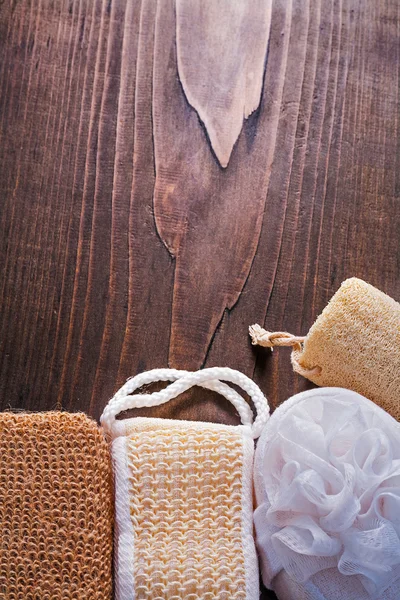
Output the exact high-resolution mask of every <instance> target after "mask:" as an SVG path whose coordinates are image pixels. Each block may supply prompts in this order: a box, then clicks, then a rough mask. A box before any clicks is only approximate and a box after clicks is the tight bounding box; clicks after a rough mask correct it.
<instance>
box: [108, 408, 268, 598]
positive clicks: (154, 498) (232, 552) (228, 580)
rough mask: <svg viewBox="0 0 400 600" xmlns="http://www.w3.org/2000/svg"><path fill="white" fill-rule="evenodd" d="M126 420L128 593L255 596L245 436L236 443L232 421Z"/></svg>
mask: <svg viewBox="0 0 400 600" xmlns="http://www.w3.org/2000/svg"><path fill="white" fill-rule="evenodd" d="M132 421H133V423H134V431H131V433H130V436H129V437H128V438H127V442H126V449H127V463H128V473H129V484H130V489H129V507H130V517H131V521H132V525H133V538H134V541H133V577H132V582H133V587H134V591H135V596H134V597H136V598H147V599H153V598H154V599H155V598H158V599H160V598H168V599H169V600H178V599H185V600H199V599H202V600H212V599H215V598H218V599H220V600H239V599H243V600H244V599H246V598H254V599H256V598H258V568H257V560H256V555H255V548H254V542H253V538H252V506H251V469H252V452H253V445H254V444H253V441H252V440H251V439H250V438H249V440H248V448H247V450H246V449H244V444H245V442H244V440H243V437H242V434H241V433H240V428H235V427H228V426H216V425H213V426H211V425H210V426H207V425H206V424H195V423H193V424H189V423H186V424H185V425H183V423H184V422H179V421H164V422H163V421H162V420H158V419H134V420H132ZM244 474H245V477H244ZM244 487H245V488H246V489H244ZM117 495H118V489H117ZM244 497H245V499H244ZM246 499H247V500H246ZM246 501H247V504H248V505H247V506H245V504H246ZM243 509H244V510H243ZM128 544H129V541H128ZM121 552H123V548H120V549H119V555H120V556H121ZM122 587H123V586H121V589H122ZM129 597H130V596H129ZM132 597H133V596H132ZM121 598H122V595H121Z"/></svg>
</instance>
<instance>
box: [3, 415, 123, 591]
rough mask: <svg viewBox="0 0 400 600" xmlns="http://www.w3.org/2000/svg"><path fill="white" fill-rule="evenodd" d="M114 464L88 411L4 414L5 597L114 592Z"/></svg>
mask: <svg viewBox="0 0 400 600" xmlns="http://www.w3.org/2000/svg"><path fill="white" fill-rule="evenodd" d="M112 522H113V504H112V489H111V468H110V459H109V452H108V447H107V444H106V442H105V440H104V438H103V435H102V433H101V431H100V429H99V428H98V427H97V424H96V423H95V422H94V421H93V420H91V419H89V418H88V417H87V416H85V415H84V414H68V413H61V412H48V413H38V414H36V413H35V414H25V413H20V414H14V413H2V414H0V531H1V545H0V598H4V599H7V600H14V599H15V600H22V599H24V600H34V599H35V600H36V599H37V600H39V599H40V600H63V599H65V600H67V599H72V598H73V599H77V600H78V599H80V600H81V599H88V600H97V599H98V600H105V599H110V598H111V597H112V573H111V564H112Z"/></svg>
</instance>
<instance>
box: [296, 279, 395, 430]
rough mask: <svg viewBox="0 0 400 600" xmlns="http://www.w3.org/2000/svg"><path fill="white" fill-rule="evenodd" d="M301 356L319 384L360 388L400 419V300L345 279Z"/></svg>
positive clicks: (360, 283) (305, 342) (312, 379)
mask: <svg viewBox="0 0 400 600" xmlns="http://www.w3.org/2000/svg"><path fill="white" fill-rule="evenodd" d="M295 358H296V359H297V363H298V364H299V365H300V367H301V369H302V371H301V372H302V374H303V373H304V369H313V370H312V371H311V373H310V374H309V375H308V378H309V379H310V380H311V381H313V382H314V383H316V384H317V385H319V386H333V387H335V386H336V387H344V388H348V389H350V390H354V391H355V392H358V393H359V394H362V395H363V396H366V397H367V398H369V399H370V400H373V401H374V402H376V403H377V404H379V405H380V406H381V407H382V408H384V409H385V410H386V411H387V412H389V413H390V414H391V415H392V416H393V417H395V418H396V419H397V420H400V396H399V390H400V304H398V303H397V302H395V301H394V300H393V299H392V298H390V297H389V296H387V295H386V294H384V293H383V292H381V291H380V290H378V289H376V288H375V287H373V286H372V285H369V284H368V283H366V282H365V281H362V280H361V279H357V278H355V277H353V278H351V279H347V280H346V281H344V282H343V283H342V285H341V287H340V288H339V290H338V291H337V292H336V294H335V295H334V296H333V297H332V299H331V301H330V302H329V304H328V305H327V306H326V308H325V309H324V310H323V312H322V314H321V315H320V316H319V317H318V319H317V320H316V321H315V323H314V325H313V326H312V327H311V329H310V331H309V333H308V334H307V336H306V338H305V340H304V345H303V350H302V352H300V353H296V354H295ZM293 366H294V369H295V370H298V369H297V368H296V360H295V361H294V362H293ZM316 366H318V367H319V368H320V370H319V372H318V369H316V370H315V369H314V367H316Z"/></svg>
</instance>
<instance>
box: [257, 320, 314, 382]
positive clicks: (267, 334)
mask: <svg viewBox="0 0 400 600" xmlns="http://www.w3.org/2000/svg"><path fill="white" fill-rule="evenodd" d="M249 333H250V337H251V343H252V344H253V345H254V346H264V347H265V348H271V349H273V348H274V346H291V347H292V356H291V360H292V364H293V368H294V370H295V371H297V373H299V374H300V375H303V377H310V375H311V376H312V375H319V374H320V372H321V367H318V366H315V367H311V368H310V369H308V368H307V367H303V366H302V365H301V364H300V363H299V358H300V356H301V353H302V350H303V343H304V340H305V339H306V336H298V335H292V334H291V333H288V332H287V331H274V332H271V331H266V330H265V329H263V328H262V327H260V325H251V326H250V327H249Z"/></svg>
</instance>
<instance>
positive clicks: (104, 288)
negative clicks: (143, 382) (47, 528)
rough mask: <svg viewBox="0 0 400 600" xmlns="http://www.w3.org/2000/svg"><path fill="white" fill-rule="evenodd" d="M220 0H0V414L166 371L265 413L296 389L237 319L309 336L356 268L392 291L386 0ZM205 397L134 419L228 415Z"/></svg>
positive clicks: (395, 144) (86, 405) (393, 118)
mask: <svg viewBox="0 0 400 600" xmlns="http://www.w3.org/2000/svg"><path fill="white" fill-rule="evenodd" d="M229 4H230V3H227V2H221V3H219V5H218V7H217V6H216V5H215V3H211V0H210V2H209V1H207V2H205V3H203V4H202V8H201V11H203V12H201V14H200V13H197V12H193V11H194V9H193V6H194V5H195V6H197V3H193V2H191V0H179V1H178V4H176V3H174V2H173V0H165V1H163V2H156V1H155V0H154V1H151V0H138V1H137V2H128V1H127V0H60V2H52V1H51V0H30V1H28V0H21V1H20V2H15V1H14V0H4V2H3V3H1V6H0V197H1V202H0V290H1V296H0V347H1V350H0V402H1V407H2V408H6V407H8V406H12V407H14V408H27V409H33V410H41V409H49V408H54V407H55V406H63V407H64V408H70V409H74V410H76V409H80V410H87V411H88V412H90V414H93V415H94V416H96V417H98V416H99V415H100V413H101V410H102V408H103V407H104V405H105V403H106V402H107V399H108V398H109V397H110V396H111V394H112V393H113V391H114V390H115V389H116V388H117V387H118V386H119V385H120V384H121V383H122V382H123V381H124V380H125V379H126V378H127V377H128V376H130V375H132V374H134V373H136V372H138V371H141V370H144V369H148V368H153V367H157V366H167V365H168V364H170V365H171V366H174V367H181V368H190V369H192V368H199V367H201V366H211V365H228V366H231V367H234V368H238V369H241V370H242V371H244V372H245V373H246V374H248V375H250V376H254V378H255V380H256V381H257V382H258V383H259V384H260V385H261V387H262V388H263V390H264V391H265V392H266V393H267V395H268V397H269V398H270V402H271V404H272V405H273V406H275V405H276V404H278V403H280V402H281V401H283V400H284V399H285V398H287V397H288V396H289V395H291V394H293V393H294V392H296V391H299V390H301V389H303V388H304V387H306V386H307V385H308V384H307V382H305V380H303V379H302V378H301V377H298V376H297V375H294V374H293V373H292V370H291V367H290V361H289V356H288V354H289V351H288V350H285V349H282V350H280V351H276V352H274V353H273V354H271V353H270V352H269V351H268V350H263V349H259V350H255V349H254V348H252V347H251V345H250V341H249V339H248V335H247V327H248V325H249V324H251V323H253V322H255V321H258V322H260V323H261V324H265V325H266V327H267V328H268V329H278V330H282V329H288V330H290V331H293V332H294V333H299V334H304V333H306V332H307V330H308V328H309V327H310V325H311V324H312V322H313V320H314V319H315V318H316V316H317V315H318V313H319V312H320V311H321V310H322V308H323V307H324V305H325V304H326V302H327V301H328V299H329V297H330V296H331V295H332V294H333V293H334V291H336V289H337V288H338V287H339V285H340V282H341V281H342V280H343V279H345V278H346V277H349V276H353V275H355V276H358V277H361V278H364V279H366V280H367V281H369V282H370V283H372V284H374V285H376V286H377V287H379V288H381V289H382V290H384V291H385V292H387V293H389V294H390V295H392V296H393V297H395V298H397V299H400V277H399V273H400V264H399V256H400V252H399V250H400V248H399V247H400V201H399V199H400V141H399V140H400V134H399V73H400V54H399V53H400V49H399V44H398V39H399V30H400V15H399V5H398V2H397V1H396V0H385V2H383V1H382V2H376V1H375V0H365V2H358V1H356V0H349V1H347V2H344V0H290V1H286V0H273V1H272V2H271V3H270V4H269V3H268V2H266V3H263V2H254V3H252V4H251V6H250V4H246V3H245V2H243V4H241V5H240V6H239V4H238V3H236V4H235V11H237V12H235V11H234V12H233V13H232V14H231V13H227V11H228V6H229ZM175 6H176V7H177V10H175V9H174V7H175ZM242 8H243V12H241V11H240V10H239V9H242ZM269 8H270V9H271V10H270V13H269V12H268V11H269ZM199 10H200V9H199ZM205 11H206V12H205ZM218 11H221V12H218ZM259 12H260V18H259V19H258V20H257V13H259ZM205 14H207V15H212V19H210V21H209V22H208V21H206V20H201V15H205ZM216 15H221V16H220V17H219V18H220V19H222V18H223V15H225V16H227V17H229V18H227V20H226V22H225V24H224V25H225V26H224V27H223V29H222V30H221V36H223V35H225V36H226V32H227V30H228V29H229V27H232V23H236V24H237V26H238V30H240V35H238V36H237V38H235V37H234V36H232V37H231V38H229V39H228V40H227V41H226V44H227V45H226V47H225V49H226V51H227V55H226V56H224V53H223V50H224V49H223V48H221V50H222V52H221V54H220V56H219V57H216V56H215V52H216V48H218V43H217V37H216V36H217V34H218V32H217V31H216V30H215V27H214V24H215V23H214V22H215V19H216V18H217V16H216ZM256 21H257V27H255V25H254V23H255V22H256ZM240 24H242V25H243V24H244V25H243V27H242V28H241V27H240ZM177 32H178V39H177ZM223 32H224V33H223ZM210 40H211V41H210ZM247 41H248V43H247ZM267 44H268V46H267ZM197 48H200V49H201V53H200V54H199V55H196V49H197ZM265 48H267V50H266V51H265ZM228 49H229V52H228ZM238 56H243V62H242V63H240V64H239V62H238V61H237V60H234V57H238ZM200 59H202V60H200ZM199 61H200V62H199ZM251 63H254V67H255V69H254V73H255V75H254V79H253V80H251V82H250V84H249V81H248V73H249V72H250V71H249V68H250V67H249V65H251ZM261 64H262V69H261V66H260V65H261ZM207 65H208V66H207ZM226 69H227V71H229V77H225V75H226V73H227V71H226ZM260 69H261V71H262V72H261V78H260ZM197 70H198V73H199V79H201V81H202V83H204V86H201V85H199V80H197V79H196V72H197ZM208 75H209V77H208ZM246 78H247V79H246ZM243 81H247V84H249V86H245V87H246V89H245V90H244V88H243ZM260 81H261V83H262V89H261V88H259V87H258V84H259V83H260ZM213 82H214V83H215V84H218V86H219V88H218V90H217V92H218V93H216V90H215V86H213ZM238 82H239V83H238ZM257 82H258V83H257ZM253 84H254V85H253ZM240 86H242V87H240ZM260 89H261V95H260V98H259V100H260V101H259V105H258V106H257V104H258V100H257V98H258V92H259V91H260ZM232 90H234V91H232ZM238 90H239V91H240V90H242V92H240V93H239V92H238ZM243 90H244V91H243ZM247 93H249V95H250V97H251V98H252V99H254V101H253V100H252V101H251V102H250V103H248V102H247ZM243 94H246V97H243ZM227 98H229V99H233V100H232V105H230V104H229V102H228V101H227ZM188 100H189V101H188ZM221 106H222V109H221V110H220V108H221ZM216 109H217V110H216ZM253 109H256V110H255V111H254V112H251V111H252V110H253ZM248 113H251V114H248ZM216 114H217V117H216V119H217V120H216V121H215V118H214V117H215V115H216ZM199 115H200V116H199ZM239 115H240V117H241V119H239ZM244 117H245V118H244ZM246 117H247V118H246ZM243 118H244V120H243ZM213 119H214V120H213ZM239 121H240V127H239V126H238V125H233V123H238V122H239ZM215 123H217V125H215ZM213 124H214V125H213ZM214 126H215V127H214ZM212 127H214V133H211V132H212V131H213V129H212ZM214 134H215V135H214ZM217 134H218V135H217ZM215 136H217V137H218V139H219V140H220V141H219V142H218V143H219V146H218V144H217V142H216V139H217V138H216V137H215ZM221 140H222V141H221ZM232 147H233V149H232ZM228 158H229V160H228ZM222 165H223V166H222ZM202 398H203V402H198V399H199V396H198V394H197V393H196V392H193V393H189V394H186V395H185V396H184V397H183V398H181V399H177V400H176V401H174V402H173V403H172V404H171V405H170V406H166V407H160V408H159V409H157V410H156V411H154V410H153V411H151V410H149V411H147V412H146V414H158V415H160V416H161V415H162V416H173V417H177V418H198V419H199V418H201V419H205V420H208V419H210V420H214V419H217V420H221V421H224V422H229V423H235V422H237V416H236V415H235V413H234V411H233V410H232V409H231V407H229V406H228V405H227V404H226V403H225V402H223V401H220V400H218V399H217V398H216V397H215V396H214V395H213V394H211V393H210V394H207V395H205V396H204V397H203V396H202ZM265 597H266V598H267V597H268V595H265Z"/></svg>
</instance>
